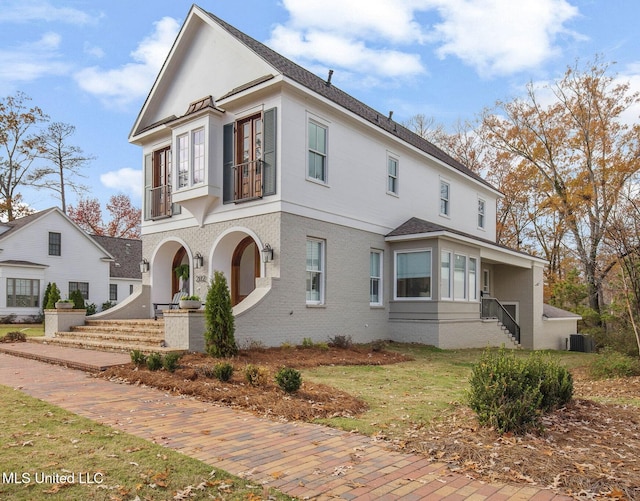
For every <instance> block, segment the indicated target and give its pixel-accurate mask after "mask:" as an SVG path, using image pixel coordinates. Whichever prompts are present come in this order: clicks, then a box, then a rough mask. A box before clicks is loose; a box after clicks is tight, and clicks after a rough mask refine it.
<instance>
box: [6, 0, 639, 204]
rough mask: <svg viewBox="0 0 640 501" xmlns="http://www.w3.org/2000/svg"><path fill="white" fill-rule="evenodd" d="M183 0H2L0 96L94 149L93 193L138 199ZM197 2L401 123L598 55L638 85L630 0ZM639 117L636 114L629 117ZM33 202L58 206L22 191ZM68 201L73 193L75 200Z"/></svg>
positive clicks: (450, 112)
mask: <svg viewBox="0 0 640 501" xmlns="http://www.w3.org/2000/svg"><path fill="white" fill-rule="evenodd" d="M191 4H192V2H191V0H188V1H187V0H134V1H125V0H0V96H2V97H3V98H4V97H6V96H9V95H13V94H15V92H17V91H23V92H25V93H26V94H27V95H28V96H30V97H31V98H32V100H33V101H32V104H35V105H38V106H40V107H41V108H42V109H43V110H44V111H45V112H46V113H47V114H48V115H49V116H50V117H51V120H52V121H57V122H66V123H69V124H72V125H74V126H75V127H76V134H75V136H74V137H73V140H72V142H73V144H75V145H77V146H80V147H81V148H82V149H83V150H84V152H85V153H86V154H88V155H93V156H95V157H96V159H95V160H94V161H92V162H91V164H90V166H89V167H88V168H87V169H86V173H87V175H88V179H86V180H84V182H85V183H86V184H88V185H90V187H91V193H90V194H89V196H91V197H97V198H98V199H99V200H100V201H101V202H102V204H103V206H104V204H105V203H106V201H107V200H108V199H109V197H110V196H111V195H114V194H117V193H126V194H128V195H130V196H131V198H132V200H133V202H134V204H136V205H138V206H139V205H140V193H141V188H140V179H141V152H140V150H139V148H138V147H136V146H132V145H130V144H128V142H127V138H128V135H129V132H130V129H131V126H132V125H133V122H134V120H135V118H136V116H137V114H138V112H139V110H140V108H141V106H142V104H143V102H144V99H145V98H146V96H147V93H148V91H149V90H150V88H151V85H152V84H153V81H154V79H155V76H156V75H157V73H158V71H159V69H160V67H161V65H162V63H163V61H164V59H165V57H166V54H167V53H168V50H169V48H170V45H171V43H172V42H173V40H174V38H175V35H176V34H177V31H178V30H179V28H180V26H181V24H182V22H183V21H184V19H185V16H186V15H187V13H188V11H189V8H190V7H191ZM198 5H199V6H200V7H202V8H203V9H205V10H208V11H209V12H212V13H213V14H215V15H217V16H218V17H220V18H222V19H224V20H225V21H227V22H229V23H230V24H232V25H234V26H236V27H237V28H239V29H240V30H242V31H244V32H245V33H247V34H249V35H250V36H252V37H253V38H256V39H257V40H259V41H261V42H264V43H266V44H267V45H269V46H271V47H272V48H274V49H275V50H277V51H278V52H280V53H282V54H284V55H285V56H287V57H290V58H291V59H293V60H295V61H296V62H298V63H299V64H301V65H303V66H304V67H306V68H308V69H309V70H311V71H313V72H315V73H317V74H319V75H321V76H323V77H325V76H326V75H327V72H328V69H329V68H331V69H333V70H334V75H333V79H332V82H333V83H334V84H335V85H336V86H338V87H340V88H342V89H343V90H345V91H346V92H348V93H350V94H352V95H353V96H355V97H356V98H358V99H360V100H362V101H364V102H365V103H366V104H368V105H370V106H372V107H374V108H376V109H378V110H379V111H380V112H382V113H384V114H387V113H388V112H389V111H390V110H393V111H394V115H393V118H394V119H395V120H397V121H400V122H402V121H405V120H407V119H408V118H410V117H411V116H413V115H415V114H418V113H421V114H424V115H426V116H427V117H434V119H435V120H436V121H437V122H439V123H443V124H445V125H452V124H454V123H455V122H456V121H458V120H463V121H464V120H467V119H473V118H474V117H475V116H476V115H477V114H478V113H479V112H480V111H481V110H482V109H483V108H485V107H490V106H492V105H493V104H494V103H495V101H496V100H497V99H503V100H508V99H512V98H514V97H516V96H518V95H519V94H520V93H521V92H522V89H523V87H524V85H526V84H527V83H528V82H531V81H533V82H543V81H547V80H551V79H555V78H557V77H559V76H560V75H562V73H564V71H565V69H566V67H567V65H572V64H574V63H575V62H576V60H580V61H584V62H587V61H591V60H593V59H594V57H595V56H596V55H601V56H602V59H603V60H604V61H608V62H615V63H616V64H615V66H614V67H613V71H614V72H615V73H617V74H618V76H619V77H620V78H623V79H628V80H629V81H630V82H631V85H632V88H634V89H636V90H640V36H638V34H637V33H638V31H637V19H638V18H639V17H640V3H639V2H638V1H637V0H375V1H372V0H323V1H322V2H312V1H309V0H242V1H238V0H200V2H198ZM636 118H637V117H635V116H634V117H633V119H634V120H635V119H636ZM23 196H24V198H25V201H26V202H27V203H29V204H30V205H31V206H32V207H33V208H34V209H36V210H42V209H45V208H48V207H51V206H54V205H58V204H59V202H58V201H57V200H56V199H55V198H54V197H53V196H52V195H50V194H49V193H48V192H46V191H40V192H32V191H30V190H23ZM75 201H76V198H75V197H74V196H72V197H71V204H74V203H75Z"/></svg>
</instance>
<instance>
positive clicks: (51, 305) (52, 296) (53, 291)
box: [44, 282, 60, 310]
mask: <svg viewBox="0 0 640 501" xmlns="http://www.w3.org/2000/svg"><path fill="white" fill-rule="evenodd" d="M50 285H51V287H50V288H49V295H48V296H47V303H46V304H45V305H44V307H45V309H47V310H53V309H55V307H56V303H57V302H58V301H60V289H58V286H57V285H56V283H55V282H53V283H51V284H50Z"/></svg>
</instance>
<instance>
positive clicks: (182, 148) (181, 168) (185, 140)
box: [176, 134, 189, 188]
mask: <svg viewBox="0 0 640 501" xmlns="http://www.w3.org/2000/svg"><path fill="white" fill-rule="evenodd" d="M177 146H178V147H177V148H176V155H177V156H178V158H177V159H176V164H177V165H178V188H184V187H185V186H189V136H188V134H182V135H180V136H178V145H177Z"/></svg>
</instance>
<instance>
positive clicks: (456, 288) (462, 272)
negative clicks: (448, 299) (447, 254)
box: [453, 254, 467, 299]
mask: <svg viewBox="0 0 640 501" xmlns="http://www.w3.org/2000/svg"><path fill="white" fill-rule="evenodd" d="M453 297H454V299H466V298H467V257H466V256H461V255H460V254H455V255H454V257H453Z"/></svg>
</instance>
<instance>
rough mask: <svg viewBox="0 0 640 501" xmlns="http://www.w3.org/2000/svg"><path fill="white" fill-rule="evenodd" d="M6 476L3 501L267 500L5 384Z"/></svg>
mask: <svg viewBox="0 0 640 501" xmlns="http://www.w3.org/2000/svg"><path fill="white" fill-rule="evenodd" d="M0 475H2V477H0V499H12V500H16V501H21V500H25V501H26V500H32V499H48V500H51V501H58V500H59V501H63V500H64V501H67V500H106V499H135V498H136V497H137V498H139V499H144V500H165V499H174V497H175V496H176V494H178V493H183V495H184V498H185V499H186V498H188V499H195V500H198V499H211V498H215V499H245V500H246V499H249V500H251V499H262V496H263V487H262V486H258V485H255V484H252V483H251V482H248V481H246V480H243V479H240V478H238V477H234V476H232V475H230V474H228V473H226V472H224V471H222V470H219V469H217V468H213V467H211V466H210V465H207V464H206V463H203V462H201V461H198V460H196V459H193V458H189V457H187V456H184V455H182V454H179V453H178V452H175V451H172V450H170V449H166V448H164V447H161V446H159V445H155V444H152V443H150V442H147V441H145V440H143V439H140V438H137V437H133V436H131V435H127V434H125V433H121V432H119V431H117V430H114V429H113V428H110V427H108V426H104V425H100V424H97V423H95V422H93V421H91V420H89V419H86V418H83V417H79V416H77V415H75V414H72V413H70V412H67V411H65V410H63V409H60V408H59V407H55V406H53V405H50V404H47V403H45V402H43V401H41V400H38V399H35V398H32V397H30V396H28V395H25V394H23V393H21V392H19V391H15V390H12V389H10V388H7V387H6V386H1V385H0ZM65 480H66V482H65ZM189 492H190V494H188V493H189ZM269 496H270V499H292V498H290V497H288V496H285V495H283V494H281V493H279V492H277V491H275V490H273V489H270V490H269Z"/></svg>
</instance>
